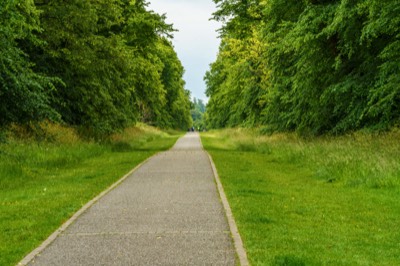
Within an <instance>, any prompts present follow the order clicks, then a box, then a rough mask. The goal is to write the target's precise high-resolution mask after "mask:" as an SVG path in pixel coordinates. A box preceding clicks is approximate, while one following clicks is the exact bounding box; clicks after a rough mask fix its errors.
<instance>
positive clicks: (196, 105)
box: [190, 98, 206, 131]
mask: <svg viewBox="0 0 400 266" xmlns="http://www.w3.org/2000/svg"><path fill="white" fill-rule="evenodd" d="M205 112H206V106H205V105H204V103H203V100H201V99H196V98H194V99H193V102H192V109H191V110H190V113H191V114H192V120H193V127H194V128H195V129H196V130H198V131H203V130H204V129H206V126H205V124H204V113H205Z"/></svg>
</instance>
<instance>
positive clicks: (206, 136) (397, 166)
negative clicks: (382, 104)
mask: <svg viewBox="0 0 400 266" xmlns="http://www.w3.org/2000/svg"><path fill="white" fill-rule="evenodd" d="M202 140H203V144H204V147H205V148H206V149H207V150H208V151H209V153H210V154H211V155H212V157H213V160H214V161H215V164H216V167H217V169H218V172H219V175H220V177H221V181H222V183H223V185H224V188H225V191H226V194H227V197H228V200H229V202H230V204H231V207H232V211H233V214H234V216H235V219H236V221H237V223H238V227H239V231H240V233H241V235H242V237H243V241H244V245H245V247H246V249H247V252H248V256H249V259H250V262H251V264H252V265H398V264H399V262H400V253H399V250H400V231H399V230H398V228H399V227H400V204H399V202H400V159H399V158H400V132H398V131H396V132H391V133H387V134H383V135H376V136H372V135H368V134H362V133H357V134H353V135H349V136H344V137H337V138H328V137H325V138H318V139H313V140H301V139H299V138H297V137H296V136H294V135H273V136H269V137H268V136H260V135H258V134H257V133H256V132H255V131H250V130H243V129H236V130H224V131H214V132H209V133H203V134H202Z"/></svg>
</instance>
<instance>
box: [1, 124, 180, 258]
mask: <svg viewBox="0 0 400 266" xmlns="http://www.w3.org/2000/svg"><path fill="white" fill-rule="evenodd" d="M48 130H49V131H51V135H52V136H53V138H52V140H51V141H48V140H47V141H42V142H36V141H32V140H31V141H21V140H18V139H15V138H11V139H10V140H9V141H8V143H5V144H0V265H15V264H16V263H17V262H18V261H19V260H21V259H22V258H23V257H24V256H25V255H26V254H28V253H29V252H30V251H31V250H33V249H34V248H36V247H37V246H38V245H39V244H40V243H41V242H42V241H43V240H45V239H46V238H47V237H48V236H49V235H50V234H51V233H52V232H53V231H55V230H56V229H57V228H58V227H59V226H60V225H61V224H62V223H63V222H65V221H66V220H68V218H69V217H71V216H72V215H73V214H74V213H75V212H76V211H77V210H78V209H80V208H81V207H82V206H83V205H84V204H85V203H86V202H88V201H89V200H91V199H92V198H94V197H95V196H96V195H98V194H99V193H100V192H102V191H103V190H105V189H106V188H107V187H109V186H110V185H111V184H113V183H114V182H116V181H117V180H118V179H120V178H121V177H122V176H123V175H125V174H126V173H127V172H129V171H130V170H131V169H133V168H134V167H135V166H136V165H138V164H139V163H140V162H142V161H143V160H145V159H146V158H148V157H150V156H151V155H153V154H154V153H156V152H158V151H161V150H166V149H168V148H170V147H171V146H172V145H173V144H174V143H175V141H176V140H177V138H178V137H179V134H177V133H174V134H167V133H164V132H161V131H158V130H156V129H153V128H150V127H145V126H139V127H135V128H130V129H127V130H126V131H125V132H123V133H121V134H116V135H114V136H112V137H111V140H110V141H109V142H107V143H103V144H99V143H95V142H90V141H83V140H80V139H79V137H77V135H76V134H75V133H74V132H73V131H72V130H71V129H65V128H61V127H58V126H54V125H53V126H50V127H49V128H48Z"/></svg>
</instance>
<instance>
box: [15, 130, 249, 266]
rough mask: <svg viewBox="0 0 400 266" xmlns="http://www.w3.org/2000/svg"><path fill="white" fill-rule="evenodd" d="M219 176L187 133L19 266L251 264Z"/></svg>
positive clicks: (198, 143)
mask: <svg viewBox="0 0 400 266" xmlns="http://www.w3.org/2000/svg"><path fill="white" fill-rule="evenodd" d="M215 175H216V172H215V167H214V166H213V163H212V161H211V160H210V159H209V156H208V154H207V153H206V152H205V151H204V150H203V148H202V145H201V140H200V137H199V134H197V133H188V134H186V135H185V136H184V137H182V138H181V139H179V140H178V142H177V143H176V144H175V146H174V147H173V148H172V149H171V150H169V151H167V152H162V153H159V154H157V155H155V156H153V157H151V158H150V159H149V160H147V161H146V162H145V163H143V164H142V165H141V166H140V167H138V168H137V169H135V170H134V171H133V172H131V173H130V174H129V175H128V176H126V177H125V179H124V180H123V181H122V182H121V183H119V184H118V185H117V186H115V187H114V188H112V189H111V190H110V191H107V192H106V193H104V195H101V196H99V198H98V199H95V200H94V201H93V202H92V203H89V204H88V206H87V207H84V208H83V210H81V211H80V212H81V213H78V214H76V215H75V217H73V218H72V220H71V221H69V222H67V223H66V224H65V225H64V226H63V227H62V228H60V229H59V230H58V231H56V232H55V233H54V234H53V236H51V237H50V238H49V239H48V240H47V241H46V242H44V243H43V245H42V246H41V247H39V248H38V249H37V250H35V251H33V252H32V253H31V254H29V255H28V256H27V257H26V258H25V259H24V260H22V261H21V263H20V265H237V260H239V261H240V263H241V264H242V265H246V264H247V261H246V258H245V257H246V256H245V253H244V251H243V250H242V249H241V247H242V244H241V240H240V236H239V235H238V234H237V233H236V232H237V229H236V228H235V227H236V225H235V224H234V221H233V220H232V219H231V214H230V209H229V205H227V202H226V199H225V196H224V194H223V191H221V189H218V188H220V185H218V186H217V185H216V182H215V181H216V180H217V184H219V180H218V177H217V176H216V177H217V178H216V179H215ZM220 193H221V197H220ZM89 205H90V206H89ZM224 206H225V207H224ZM227 217H228V219H227ZM235 247H236V249H235ZM237 258H239V259H237ZM243 258H244V259H243Z"/></svg>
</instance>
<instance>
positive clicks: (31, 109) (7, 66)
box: [0, 0, 58, 129]
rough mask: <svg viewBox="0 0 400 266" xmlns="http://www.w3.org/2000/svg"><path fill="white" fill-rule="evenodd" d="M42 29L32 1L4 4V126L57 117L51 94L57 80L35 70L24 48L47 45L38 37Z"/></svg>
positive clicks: (0, 12)
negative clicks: (52, 105) (51, 105)
mask: <svg viewBox="0 0 400 266" xmlns="http://www.w3.org/2000/svg"><path fill="white" fill-rule="evenodd" d="M39 31H41V28H40V26H39V14H38V12H37V10H36V9H35V7H34V5H33V2H32V1H31V0H23V1H13V0H4V1H1V3H0V36H1V41H0V129H1V128H4V127H6V126H7V125H9V124H10V123H14V122H19V123H26V122H29V121H39V120H42V119H44V118H49V119H53V120H56V119H57V118H58V115H57V113H56V112H55V111H54V110H53V109H52V108H51V107H50V98H51V97H50V94H51V92H52V91H53V90H54V83H56V82H57V81H58V80H57V79H52V78H49V77H48V76H46V75H43V74H41V73H39V72H35V71H33V70H32V68H33V66H34V65H33V63H32V62H31V61H30V59H29V57H28V56H27V55H26V54H25V53H24V51H23V50H22V48H23V47H24V46H26V45H27V44H29V45H31V46H33V47H41V46H43V42H42V41H41V40H40V39H38V38H37V37H36V36H35V33H36V32H39Z"/></svg>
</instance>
